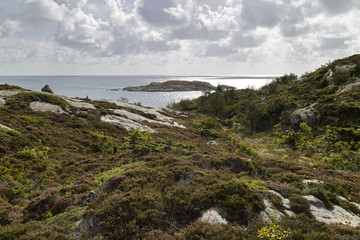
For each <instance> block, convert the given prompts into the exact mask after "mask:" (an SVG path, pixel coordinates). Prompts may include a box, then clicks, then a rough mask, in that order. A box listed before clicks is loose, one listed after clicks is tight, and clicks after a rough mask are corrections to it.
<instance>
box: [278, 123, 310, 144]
mask: <svg viewBox="0 0 360 240" xmlns="http://www.w3.org/2000/svg"><path fill="white" fill-rule="evenodd" d="M274 128H275V129H276V132H275V137H274V140H275V141H276V142H277V143H279V144H288V145H290V146H292V147H295V148H298V149H312V148H313V145H314V144H313V133H312V128H311V127H310V126H308V125H307V124H306V123H300V130H299V131H297V132H296V131H290V132H288V133H281V132H280V131H279V130H280V129H281V127H280V125H276V126H275V127H274Z"/></svg>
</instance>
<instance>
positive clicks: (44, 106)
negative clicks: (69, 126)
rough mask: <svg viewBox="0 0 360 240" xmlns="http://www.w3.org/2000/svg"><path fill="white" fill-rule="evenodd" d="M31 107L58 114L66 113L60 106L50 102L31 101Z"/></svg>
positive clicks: (35, 109)
mask: <svg viewBox="0 0 360 240" xmlns="http://www.w3.org/2000/svg"><path fill="white" fill-rule="evenodd" d="M30 108H31V110H33V111H38V112H53V113H56V114H66V112H65V111H64V110H63V109H62V108H61V107H60V106H57V105H53V104H50V103H44V102H31V103H30Z"/></svg>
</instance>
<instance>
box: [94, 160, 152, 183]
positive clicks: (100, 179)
mask: <svg viewBox="0 0 360 240" xmlns="http://www.w3.org/2000/svg"><path fill="white" fill-rule="evenodd" d="M145 164H146V162H144V161H139V162H133V163H129V164H126V165H123V166H121V167H115V168H112V169H110V170H108V171H105V172H101V173H98V174H97V175H96V176H95V181H94V185H95V187H98V188H100V187H101V186H102V185H103V184H104V183H105V182H106V181H107V180H109V179H110V178H112V177H114V176H116V175H119V174H120V173H122V172H124V171H126V170H127V169H130V168H135V167H139V166H142V165H145Z"/></svg>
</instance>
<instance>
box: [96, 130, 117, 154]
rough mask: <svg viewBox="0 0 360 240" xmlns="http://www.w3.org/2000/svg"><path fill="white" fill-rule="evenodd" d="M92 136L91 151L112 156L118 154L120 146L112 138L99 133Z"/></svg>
mask: <svg viewBox="0 0 360 240" xmlns="http://www.w3.org/2000/svg"><path fill="white" fill-rule="evenodd" d="M90 136H91V140H92V143H91V144H90V151H92V152H104V153H111V154H114V153H116V152H117V150H118V146H117V144H116V143H114V142H113V140H112V138H111V137H110V136H106V135H104V133H99V132H91V133H90Z"/></svg>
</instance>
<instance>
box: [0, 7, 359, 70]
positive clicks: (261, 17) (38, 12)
mask: <svg viewBox="0 0 360 240" xmlns="http://www.w3.org/2000/svg"><path fill="white" fill-rule="evenodd" d="M15 2H17V3H15ZM19 3H22V4H20V6H21V7H20V8H15V7H16V6H18V5H19ZM3 6H5V7H3ZM8 6H10V7H8ZM2 7H3V8H2ZM0 8H2V9H0V14H1V16H0V21H1V22H0V46H1V51H0V52H1V54H2V56H1V57H0V64H1V63H2V62H11V61H14V62H21V61H22V60H23V61H24V62H27V63H30V60H31V61H32V62H37V61H40V62H41V61H48V62H53V63H55V62H57V63H61V64H63V63H67V62H68V63H69V64H73V63H77V64H81V62H84V64H85V63H88V64H104V65H106V64H110V65H119V66H120V65H123V64H130V65H153V64H158V65H159V66H160V65H161V64H174V65H176V66H178V65H181V64H185V65H191V66H196V65H197V64H199V66H200V65H202V64H203V65H206V64H207V63H208V61H209V59H211V61H210V62H209V64H213V66H212V67H214V68H217V66H218V65H221V64H222V65H223V66H227V65H229V66H231V62H237V61H242V62H243V63H245V62H246V63H248V66H251V65H252V64H254V65H258V64H262V63H263V64H266V63H269V62H270V63H277V64H278V66H281V63H285V64H288V63H290V62H292V63H295V62H309V61H310V60H311V62H313V61H312V60H313V59H318V60H319V61H320V60H321V59H324V58H325V57H326V56H325V55H328V56H329V58H331V59H334V58H336V57H337V56H339V55H340V54H342V55H344V54H348V55H351V54H353V53H354V52H353V51H357V49H358V47H359V43H358V42H360V39H359V36H360V29H359V28H358V26H356V23H357V22H358V20H359V19H360V10H359V9H360V2H359V1H355V0H349V1H347V2H346V3H343V2H341V1H337V0H336V1H335V0H223V1H219V0H1V3H0ZM345 13H346V14H345ZM14 42H16V43H17V44H18V45H14V44H13V43H14ZM324 50H334V51H324ZM21 59H22V60H21ZM234 65H236V64H234ZM161 66H162V65H161ZM185 69H186V68H185ZM193 69H195V67H193ZM267 69H268V68H267ZM270 69H271V68H270Z"/></svg>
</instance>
